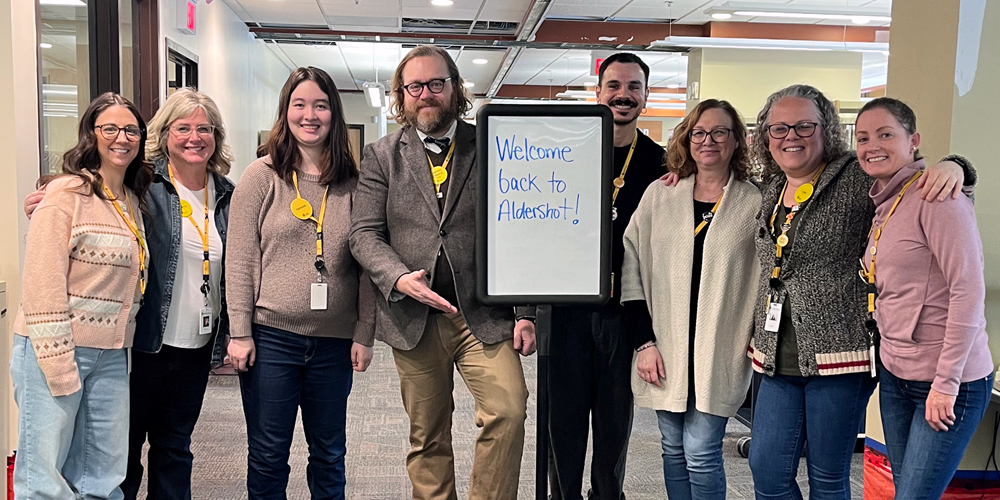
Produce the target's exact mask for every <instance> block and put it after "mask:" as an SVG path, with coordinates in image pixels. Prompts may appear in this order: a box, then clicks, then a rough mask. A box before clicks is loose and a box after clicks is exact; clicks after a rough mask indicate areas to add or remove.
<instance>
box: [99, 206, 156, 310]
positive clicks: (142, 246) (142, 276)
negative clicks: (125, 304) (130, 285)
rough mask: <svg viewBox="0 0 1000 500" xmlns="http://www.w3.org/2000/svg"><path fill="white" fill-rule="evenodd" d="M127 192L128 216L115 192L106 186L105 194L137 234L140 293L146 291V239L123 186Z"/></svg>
mask: <svg viewBox="0 0 1000 500" xmlns="http://www.w3.org/2000/svg"><path fill="white" fill-rule="evenodd" d="M122 191H123V192H124V193H125V203H126V204H128V216H127V217H126V216H125V213H124V212H122V207H120V206H118V198H116V197H115V194H114V193H112V192H111V190H110V189H108V187H107V186H104V194H106V195H107V196H108V200H109V201H111V204H112V205H113V206H114V207H115V211H116V212H118V216H120V217H121V218H122V220H123V221H125V225H126V226H128V229H129V231H132V235H133V236H135V241H136V243H138V244H139V293H140V294H145V293H146V241H145V240H144V239H143V237H142V233H141V232H140V231H139V224H138V223H137V222H136V220H135V210H133V209H132V202H131V201H130V200H129V199H128V189H126V188H122Z"/></svg>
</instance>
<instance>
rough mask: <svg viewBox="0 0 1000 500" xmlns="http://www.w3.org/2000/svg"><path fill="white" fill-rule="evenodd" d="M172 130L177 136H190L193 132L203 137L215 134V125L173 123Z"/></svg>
mask: <svg viewBox="0 0 1000 500" xmlns="http://www.w3.org/2000/svg"><path fill="white" fill-rule="evenodd" d="M170 132H172V133H173V134H174V135H175V136H177V137H189V136H190V135H191V133H192V132H195V133H197V134H198V135H199V136H201V137H211V136H212V135H213V134H215V126H214V125H198V126H197V127H192V126H190V125H172V126H171V127H170Z"/></svg>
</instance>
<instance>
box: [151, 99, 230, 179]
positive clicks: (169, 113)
mask: <svg viewBox="0 0 1000 500" xmlns="http://www.w3.org/2000/svg"><path fill="white" fill-rule="evenodd" d="M198 109H200V110H202V111H204V112H205V116H206V117H207V118H208V123H209V125H212V126H213V127H215V151H214V152H213V153H212V157H211V158H209V159H208V171H209V172H213V173H216V174H219V175H226V174H228V173H229V168H230V166H231V165H232V163H233V152H232V150H231V149H230V148H229V144H226V127H225V125H224V124H223V123H222V113H219V108H218V106H216V105H215V101H213V100H212V98H211V97H208V96H207V95H205V94H203V93H201V92H198V91H197V90H195V89H193V88H183V89H178V90H177V91H176V92H174V93H173V94H172V95H171V96H170V97H169V98H167V102H165V103H164V104H163V107H161V108H160V109H159V111H157V112H156V115H154V116H153V119H152V120H151V121H150V122H149V138H148V139H147V140H146V157H147V158H148V159H149V161H153V162H156V161H160V160H165V159H167V158H168V157H169V152H168V151H167V134H169V133H170V126H171V125H173V123H174V122H175V121H177V120H180V119H182V118H186V117H188V116H191V114H192V113H194V112H195V111H196V110H198Z"/></svg>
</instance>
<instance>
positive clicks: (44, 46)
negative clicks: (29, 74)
mask: <svg viewBox="0 0 1000 500" xmlns="http://www.w3.org/2000/svg"><path fill="white" fill-rule="evenodd" d="M38 46H39V47H41V48H43V49H51V48H52V44H51V43H45V42H42V43H40V44H38Z"/></svg>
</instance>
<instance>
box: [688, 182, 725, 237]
mask: <svg viewBox="0 0 1000 500" xmlns="http://www.w3.org/2000/svg"><path fill="white" fill-rule="evenodd" d="M725 195H726V193H725V192H723V193H722V195H720V196H719V200H718V201H716V202H715V206H713V207H712V211H711V212H706V213H704V214H702V216H701V218H702V221H701V224H698V227H696V228H694V235H695V236H698V233H700V232H701V230H702V229H705V226H707V225H708V221H710V220H712V219H713V218H715V211H716V210H718V209H719V203H722V197H723V196H725ZM708 214H712V215H708Z"/></svg>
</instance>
